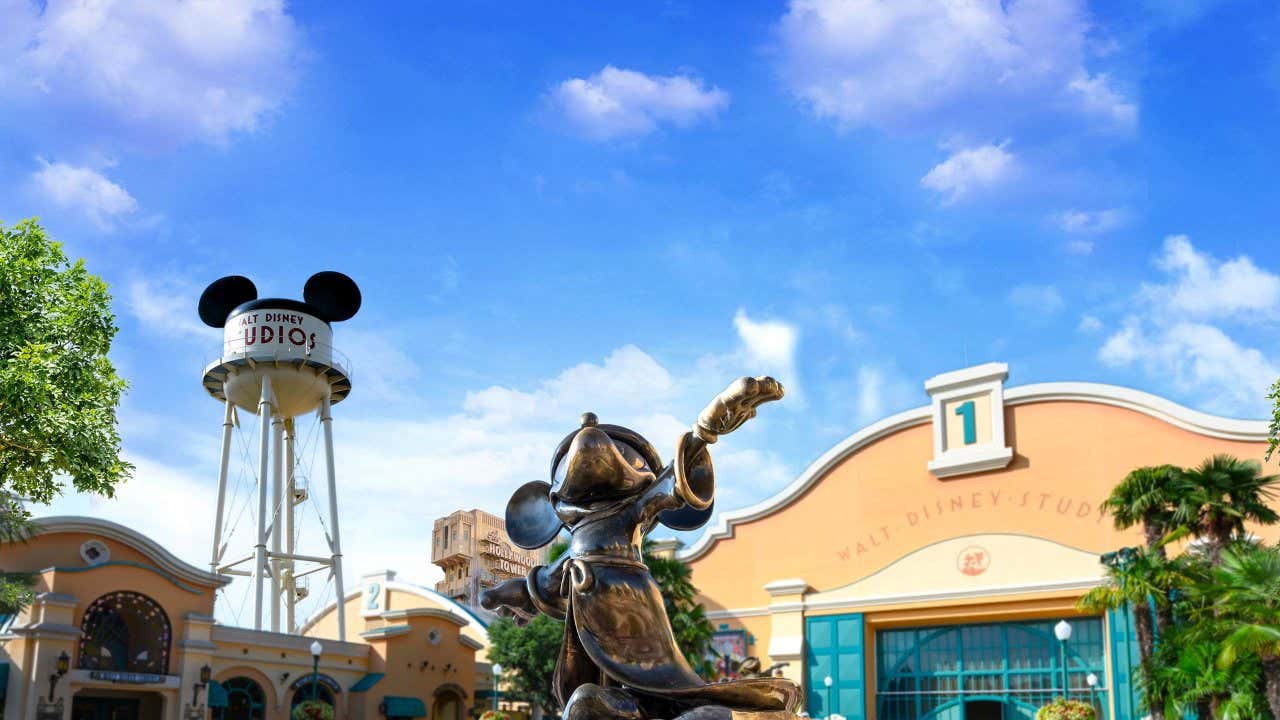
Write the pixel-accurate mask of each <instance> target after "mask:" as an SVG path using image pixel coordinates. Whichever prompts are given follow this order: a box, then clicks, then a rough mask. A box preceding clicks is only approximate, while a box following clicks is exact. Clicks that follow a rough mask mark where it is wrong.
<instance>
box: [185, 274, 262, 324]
mask: <svg viewBox="0 0 1280 720" xmlns="http://www.w3.org/2000/svg"><path fill="white" fill-rule="evenodd" d="M257 299H258V288H256V287H254V284H253V281H252V280H250V279H249V278H247V277H245V276H243V275H228V276H226V277H224V278H218V279H217V280H214V281H213V282H211V283H209V287H207V288H205V289H204V292H202V293H200V306H199V307H200V320H201V321H203V322H204V324H205V325H208V326H209V327H216V328H220V327H222V326H223V325H225V324H226V322H227V316H228V315H230V314H231V311H232V310H235V309H236V308H237V307H239V306H240V305H243V304H245V303H247V302H249V301H250V300H257Z"/></svg>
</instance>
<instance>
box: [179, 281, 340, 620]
mask: <svg viewBox="0 0 1280 720" xmlns="http://www.w3.org/2000/svg"><path fill="white" fill-rule="evenodd" d="M302 297H303V300H302V301H298V300H289V299H285V298H261V299H260V298H258V291H257V288H256V287H254V284H253V282H252V281H251V280H249V279H248V278H246V277H242V276H239V275H232V276H229V277H224V278H221V279H219V280H215V281H214V282H213V283H212V284H210V285H209V287H208V288H206V289H205V291H204V293H203V294H202V295H201V296H200V319H201V320H203V321H204V323H205V324H206V325H210V326H212V327H219V328H222V329H223V344H222V353H221V355H220V356H219V357H218V359H217V360H215V361H213V362H212V363H210V364H209V365H208V366H207V367H205V369H204V387H205V390H207V391H208V392H209V394H210V395H212V396H213V397H214V399H216V400H218V401H220V402H222V403H223V404H224V405H225V408H226V411H225V414H224V416H223V425H222V460H221V463H220V466H219V469H218V508H217V514H216V516H215V519H214V529H213V555H212V559H211V560H210V563H209V564H210V567H211V569H212V570H213V571H214V572H216V573H223V574H228V575H233V576H236V575H238V576H245V577H251V578H252V579H253V590H252V592H253V616H254V618H253V626H254V628H255V629H257V630H262V629H263V605H264V602H263V596H264V590H268V588H267V585H268V582H269V592H268V594H267V597H268V598H270V601H269V607H270V629H271V630H272V631H274V632H282V631H283V632H293V631H295V629H296V627H297V624H296V617H295V609H296V606H297V603H298V600H300V599H301V598H302V597H303V596H304V593H305V587H304V586H302V585H300V582H301V580H302V578H304V577H305V576H306V575H310V574H312V573H316V572H320V571H323V570H325V569H327V570H328V571H329V573H330V576H331V578H332V580H333V583H334V591H335V596H336V598H337V599H338V603H337V607H338V634H339V639H341V640H346V617H345V613H344V609H343V602H342V598H343V597H344V595H343V588H342V544H341V540H340V535H339V532H338V502H337V488H336V482H335V477H334V464H333V427H332V426H333V418H332V416H331V415H330V409H331V407H332V405H333V404H334V403H337V402H339V401H341V400H342V399H343V398H345V397H346V396H347V394H348V393H350V392H351V379H350V377H349V376H348V368H347V367H345V365H346V364H347V363H345V362H343V361H342V356H341V355H340V354H338V353H337V352H336V351H335V350H334V349H333V329H332V323H335V322H340V321H343V320H349V319H350V318H351V317H352V316H354V315H355V314H356V311H357V310H359V309H360V289H359V288H358V287H357V286H356V284H355V282H354V281H352V280H351V278H349V277H347V276H346V275H343V274H342V273H338V272H333V271H325V272H319V273H316V274H315V275H312V276H311V278H310V279H308V280H307V282H306V285H305V287H304V288H303V294H302ZM240 411H243V412H248V413H251V414H253V415H256V416H257V417H258V422H259V432H258V437H257V446H258V447H257V458H256V461H257V462H256V472H254V473H253V480H254V485H255V487H254V489H256V492H257V503H256V504H257V512H256V513H251V514H252V515H253V516H254V519H256V524H257V528H256V533H255V534H254V536H253V541H252V547H248V546H249V545H250V543H249V542H248V541H245V547H244V548H243V552H241V549H240V548H231V546H232V545H233V544H234V543H233V542H232V540H233V539H234V538H233V535H234V533H235V527H232V528H231V529H230V530H229V531H228V528H227V527H226V526H225V525H224V522H226V521H228V520H229V516H230V513H229V508H228V507H227V502H228V500H227V477H228V472H229V470H230V464H231V451H232V436H233V430H234V428H236V427H238V426H239V422H238V414H237V413H238V412H240ZM312 412H315V413H317V414H318V417H319V424H320V426H321V429H322V434H323V443H324V450H323V453H324V474H325V480H326V482H327V487H328V500H329V503H328V516H329V521H328V526H327V528H325V530H326V532H325V534H326V536H327V537H326V540H327V544H328V552H327V553H325V554H323V555H311V554H299V551H298V547H297V545H298V544H299V538H298V537H296V536H297V535H298V533H297V527H298V526H297V524H296V521H297V519H298V518H297V517H296V515H295V508H296V507H297V506H298V505H300V504H301V503H302V502H304V501H306V500H307V499H308V494H307V490H306V489H305V488H303V487H300V485H299V483H298V478H297V469H298V463H297V458H296V457H295V453H296V451H297V449H298V434H297V433H296V432H295V422H294V421H295V419H296V418H299V417H301V416H304V415H306V414H308V413H312ZM246 454H248V447H247V446H246ZM268 483H269V484H270V491H269V492H268ZM245 501H246V507H247V508H250V509H251V508H252V502H251V499H250V498H249V497H246V498H245ZM242 515H243V513H236V517H235V520H236V523H237V524H238V522H239V519H240V517H241V516H242ZM317 515H318V516H319V515H320V512H319V510H317ZM321 522H322V524H323V520H321ZM224 534H225V535H224ZM229 549H231V550H232V554H231V555H228V550H229ZM250 563H252V568H253V569H252V570H247V569H246V568H245V566H247V565H248V564H250ZM282 608H283V610H284V618H283V621H284V629H283V630H282V628H281V609H282Z"/></svg>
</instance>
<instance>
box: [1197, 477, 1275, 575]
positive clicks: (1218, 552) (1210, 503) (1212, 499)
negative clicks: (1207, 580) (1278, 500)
mask: <svg viewBox="0 0 1280 720" xmlns="http://www.w3.org/2000/svg"><path fill="white" fill-rule="evenodd" d="M1182 478H1183V480H1184V481H1185V482H1186V483H1187V485H1188V487H1187V489H1186V494H1185V495H1184V496H1183V499H1182V501H1181V503H1180V505H1179V507H1178V508H1177V510H1176V511H1175V514H1174V515H1175V521H1176V522H1177V523H1178V524H1180V525H1184V526H1186V527H1188V528H1190V529H1191V531H1192V532H1193V533H1195V535H1196V537H1198V538H1201V539H1203V540H1204V542H1205V545H1206V548H1207V549H1208V553H1209V557H1210V559H1211V560H1212V562H1213V564H1214V565H1217V564H1218V561H1219V559H1220V558H1221V556H1222V551H1223V550H1225V549H1226V548H1227V546H1229V545H1230V544H1231V543H1232V541H1234V540H1237V539H1240V540H1243V539H1245V538H1246V537H1247V533H1246V530H1245V526H1246V524H1247V523H1258V524H1262V525H1272V524H1274V523H1275V522H1276V521H1278V520H1280V514H1277V513H1276V511H1275V509H1273V508H1272V507H1271V505H1270V501H1271V500H1272V499H1274V497H1275V493H1274V488H1275V486H1276V484H1277V482H1280V477H1277V476H1275V475H1263V474H1262V466H1261V465H1260V464H1259V463H1257V462H1256V461H1253V460H1239V459H1237V458H1235V457H1233V456H1231V455H1227V454H1218V455H1214V456H1213V457H1211V458H1209V459H1207V460H1205V461H1204V462H1202V463H1200V465H1199V466H1197V467H1195V468H1189V469H1187V470H1184V471H1183V473H1182Z"/></svg>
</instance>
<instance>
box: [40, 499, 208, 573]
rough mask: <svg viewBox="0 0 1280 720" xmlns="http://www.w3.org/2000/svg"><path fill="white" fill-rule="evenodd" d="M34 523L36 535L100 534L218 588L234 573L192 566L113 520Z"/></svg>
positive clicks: (56, 519)
mask: <svg viewBox="0 0 1280 720" xmlns="http://www.w3.org/2000/svg"><path fill="white" fill-rule="evenodd" d="M34 522H35V525H36V533H35V534H36V537H40V536H42V535H55V534H58V533H85V534H86V535H97V536H100V537H104V538H108V539H110V540H114V541H116V542H118V543H122V544H124V545H127V546H129V547H131V548H133V549H134V550H137V551H138V552H140V553H142V554H143V555H146V556H147V558H148V559H150V560H151V562H153V563H155V564H156V567H158V568H160V569H161V570H163V571H164V572H167V573H169V574H170V575H173V576H174V577H176V578H178V579H179V580H185V581H186V582H189V583H193V584H198V585H204V586H212V587H215V588H217V587H221V586H223V585H227V584H228V583H230V582H231V577H230V576H228V575H214V574H213V573H211V572H209V571H207V570H203V569H201V568H198V567H196V566H194V565H190V564H188V563H187V562H185V561H183V560H182V559H180V558H178V557H177V556H176V555H174V554H173V553H171V552H169V551H168V550H166V549H165V548H164V547H163V546H161V545H160V544H159V543H157V542H156V541H154V540H152V539H151V538H149V537H147V536H146V535H143V534H142V533H140V532H138V531H136V530H134V529H132V528H128V527H125V526H124V525H120V524H117V523H113V522H111V521H110V520H103V519H102V518H96V517H87V516H83V515H54V516H50V517H44V518H37V519H36V520H35V521H34Z"/></svg>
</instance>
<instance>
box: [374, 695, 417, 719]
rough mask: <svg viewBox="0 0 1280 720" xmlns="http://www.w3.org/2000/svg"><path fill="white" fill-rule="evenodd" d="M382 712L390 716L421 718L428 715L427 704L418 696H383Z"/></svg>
mask: <svg viewBox="0 0 1280 720" xmlns="http://www.w3.org/2000/svg"><path fill="white" fill-rule="evenodd" d="M382 714H383V715H386V716H387V717H389V718H420V717H426V716H427V706H426V705H423V704H422V701H421V700H419V699H418V698H416V697H397V696H395V695H387V696H386V697H384V698H382Z"/></svg>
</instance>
